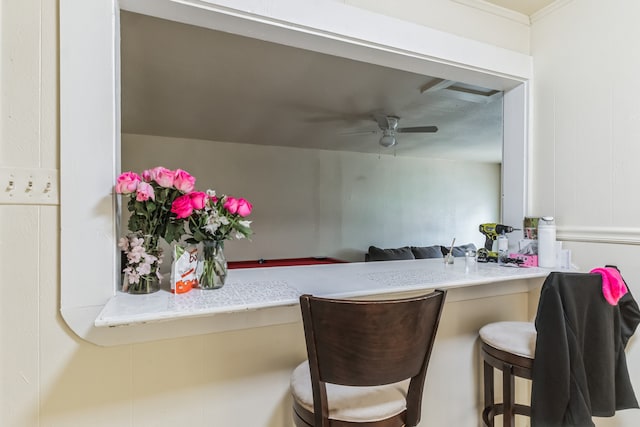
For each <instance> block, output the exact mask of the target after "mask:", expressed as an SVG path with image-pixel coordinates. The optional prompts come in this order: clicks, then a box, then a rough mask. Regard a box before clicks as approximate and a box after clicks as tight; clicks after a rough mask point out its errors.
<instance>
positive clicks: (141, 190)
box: [136, 182, 156, 202]
mask: <svg viewBox="0 0 640 427" xmlns="http://www.w3.org/2000/svg"><path fill="white" fill-rule="evenodd" d="M149 199H151V200H155V199H156V195H155V193H154V192H153V187H152V186H151V184H149V183H148V182H141V183H140V184H138V189H137V194H136V200H137V201H139V202H146V201H147V200H149Z"/></svg>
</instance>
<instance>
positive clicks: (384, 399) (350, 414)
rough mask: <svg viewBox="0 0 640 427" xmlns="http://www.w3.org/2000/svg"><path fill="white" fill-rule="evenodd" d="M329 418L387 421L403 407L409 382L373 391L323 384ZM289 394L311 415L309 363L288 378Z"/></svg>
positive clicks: (378, 387)
mask: <svg viewBox="0 0 640 427" xmlns="http://www.w3.org/2000/svg"><path fill="white" fill-rule="evenodd" d="M326 387H327V399H328V401H329V417H330V418H333V419H337V420H342V421H351V422H367V421H369V422H372V421H379V420H383V419H386V418H390V417H392V416H394V415H396V414H399V413H401V412H402V411H404V410H405V407H406V397H407V389H408V388H409V380H405V381H402V382H399V383H394V384H389V385H383V386H375V387H348V386H341V385H336V384H327V385H326ZM291 394H292V395H293V398H294V399H295V400H296V401H297V402H298V403H299V404H300V405H301V406H303V407H304V408H306V409H307V410H309V411H313V393H312V389H311V374H310V373H309V361H305V362H302V363H301V364H300V365H298V367H297V368H296V369H295V370H294V371H293V374H292V375H291Z"/></svg>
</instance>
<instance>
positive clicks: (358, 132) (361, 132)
mask: <svg viewBox="0 0 640 427" xmlns="http://www.w3.org/2000/svg"><path fill="white" fill-rule="evenodd" d="M378 132H379V130H354V131H346V132H339V133H338V135H340V136H351V135H373V134H376V133H378Z"/></svg>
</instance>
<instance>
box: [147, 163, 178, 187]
mask: <svg viewBox="0 0 640 427" xmlns="http://www.w3.org/2000/svg"><path fill="white" fill-rule="evenodd" d="M174 175H175V172H173V171H172V170H169V169H167V168H163V167H162V166H158V167H155V168H153V169H152V170H151V176H152V177H153V179H154V181H155V182H157V183H158V185H159V186H160V187H164V188H171V187H173V177H174Z"/></svg>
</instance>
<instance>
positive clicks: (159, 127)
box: [121, 11, 502, 163]
mask: <svg viewBox="0 0 640 427" xmlns="http://www.w3.org/2000/svg"><path fill="white" fill-rule="evenodd" d="M121 28H122V29H121V35H122V46H121V55H122V71H121V72H122V130H123V132H125V133H136V134H147V135H158V136H170V137H181V138H193V139H202V140H213V141H224V142H239V143H250V144H266V145H278V146H288V147H303V148H315V149H326V150H344V151H353V152H364V153H375V154H392V155H398V156H413V157H432V158H445V159H454V160H474V161H481V162H494V163H499V162H501V156H502V98H501V94H500V93H495V91H491V90H488V89H483V88H478V87H471V86H466V85H464V84H462V83H460V82H450V81H446V80H444V81H443V80H441V79H435V78H433V77H429V76H424V75H419V74H413V73H409V72H405V71H399V70H395V69H391V68H386V67H381V66H377V65H372V64H368V63H363V62H358V61H354V60H351V59H346V58H341V57H336V56H330V55H325V54H320V53H317V52H312V51H307V50H303V49H297V48H292V47H288V46H283V45H278V44H274V43H269V42H265V41H261V40H256V39H252V38H247V37H240V36H237V35H232V34H229V33H223V32H217V31H213V30H209V29H204V28H200V27H194V26H190V25H186V24H181V23H177V22H172V21H166V20H162V19H158V18H153V17H149V16H145V15H139V14H134V13H131V12H125V11H123V12H122V15H121ZM377 114H383V115H395V116H398V117H400V122H399V126H400V127H412V126H429V125H435V126H437V127H438V128H439V130H438V132H437V133H416V134H406V133H403V134H399V135H398V136H397V141H398V143H397V145H396V146H395V147H393V148H390V149H385V148H383V147H381V146H380V145H379V143H378V141H379V139H380V137H381V134H382V133H381V132H380V129H379V127H378V125H377V123H376V121H375V120H374V116H375V115H377Z"/></svg>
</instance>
